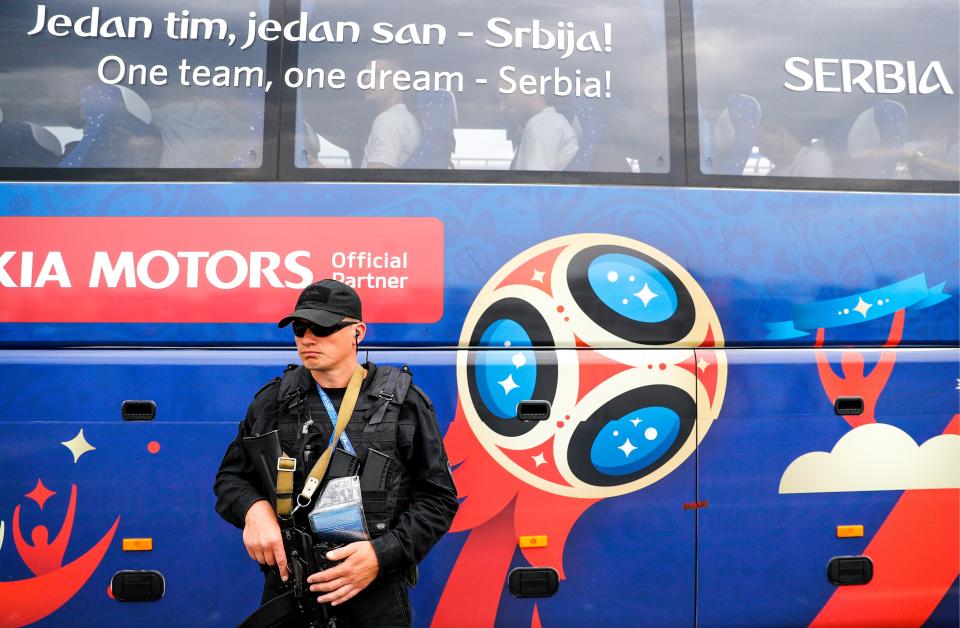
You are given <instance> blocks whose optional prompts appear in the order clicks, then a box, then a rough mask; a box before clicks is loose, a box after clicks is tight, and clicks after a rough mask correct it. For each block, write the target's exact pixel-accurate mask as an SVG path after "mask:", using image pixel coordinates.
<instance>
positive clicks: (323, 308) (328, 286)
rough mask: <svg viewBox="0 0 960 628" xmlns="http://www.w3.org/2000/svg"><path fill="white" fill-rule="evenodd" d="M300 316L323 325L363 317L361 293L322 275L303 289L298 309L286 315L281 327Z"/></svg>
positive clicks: (328, 325) (330, 325)
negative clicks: (318, 279) (323, 277)
mask: <svg viewBox="0 0 960 628" xmlns="http://www.w3.org/2000/svg"><path fill="white" fill-rule="evenodd" d="M298 318H302V319H303V320H307V321H310V322H311V323H314V324H315V325H320V326H321V327H332V326H334V325H336V324H337V323H339V322H340V321H342V320H343V319H345V318H353V319H356V320H358V321H362V320H363V315H362V312H361V309H360V297H359V296H358V295H357V293H356V291H355V290H354V289H353V288H351V287H350V286H348V285H347V284H345V283H341V282H339V281H336V280H333V279H322V280H320V281H318V282H316V283H313V284H310V285H309V286H307V287H306V288H304V289H303V292H301V293H300V298H298V299H297V307H296V309H294V310H293V312H291V313H290V314H288V315H286V316H285V317H283V318H282V319H281V320H280V322H279V323H277V327H286V326H287V325H289V324H290V323H292V322H293V321H294V320H295V319H298Z"/></svg>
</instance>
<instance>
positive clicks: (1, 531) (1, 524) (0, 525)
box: [0, 521, 3, 548]
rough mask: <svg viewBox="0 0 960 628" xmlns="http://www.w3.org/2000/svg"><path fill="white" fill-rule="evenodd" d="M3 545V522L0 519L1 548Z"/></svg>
mask: <svg viewBox="0 0 960 628" xmlns="http://www.w3.org/2000/svg"><path fill="white" fill-rule="evenodd" d="M2 547H3V522H2V521H0V548H2Z"/></svg>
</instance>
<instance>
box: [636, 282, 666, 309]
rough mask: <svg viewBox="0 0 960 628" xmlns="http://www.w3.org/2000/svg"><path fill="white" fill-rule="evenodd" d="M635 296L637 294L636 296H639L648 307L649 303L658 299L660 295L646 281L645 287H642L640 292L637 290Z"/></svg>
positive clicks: (644, 305)
mask: <svg viewBox="0 0 960 628" xmlns="http://www.w3.org/2000/svg"><path fill="white" fill-rule="evenodd" d="M633 296H635V297H637V298H638V299H640V300H641V301H643V307H647V305H648V304H649V303H650V301H653V300H654V299H656V298H657V297H658V296H660V295H658V294H657V293H656V292H654V291H653V290H651V289H650V286H649V285H647V284H646V283H644V284H643V287H642V288H640V292H635V293H634V294H633Z"/></svg>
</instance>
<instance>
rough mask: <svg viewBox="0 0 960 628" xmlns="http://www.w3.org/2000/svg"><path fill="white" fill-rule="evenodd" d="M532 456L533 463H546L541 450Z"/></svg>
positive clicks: (538, 464)
mask: <svg viewBox="0 0 960 628" xmlns="http://www.w3.org/2000/svg"><path fill="white" fill-rule="evenodd" d="M532 458H533V463H534V464H535V465H537V466H538V467H539V466H540V465H542V464H547V459H546V457H544V455H543V452H542V451H541V452H540V453H538V454H537V455H536V456H532Z"/></svg>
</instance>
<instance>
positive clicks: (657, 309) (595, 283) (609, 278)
mask: <svg viewBox="0 0 960 628" xmlns="http://www.w3.org/2000/svg"><path fill="white" fill-rule="evenodd" d="M587 278H588V280H589V282H590V287H591V289H592V290H593V292H594V293H595V294H596V295H597V297H598V298H599V299H600V300H601V301H602V302H603V303H604V304H605V305H606V306H607V307H609V308H610V309H611V310H613V311H614V312H616V313H617V314H619V315H620V316H623V317H625V318H629V319H630V320H634V321H638V322H641V323H662V322H663V321H665V320H668V319H669V318H670V317H671V316H673V315H674V313H675V312H676V311H677V292H676V290H674V288H673V286H672V285H671V284H670V280H669V279H667V277H665V276H664V275H663V273H661V272H660V271H659V270H657V269H656V268H654V267H653V266H651V265H650V264H648V263H646V262H645V261H643V260H642V259H639V258H637V257H632V256H630V255H624V254H622V253H608V254H605V255H601V256H599V257H597V258H596V259H595V260H593V261H592V262H591V263H590V266H589V268H588V269H587Z"/></svg>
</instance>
